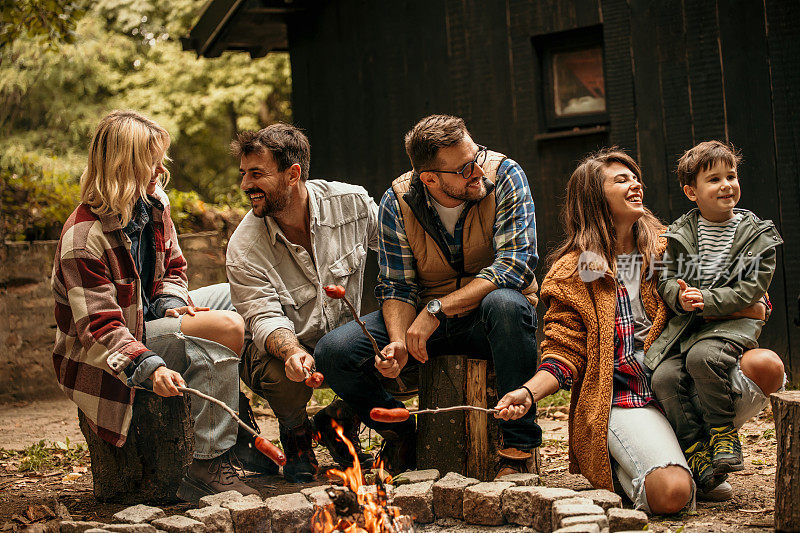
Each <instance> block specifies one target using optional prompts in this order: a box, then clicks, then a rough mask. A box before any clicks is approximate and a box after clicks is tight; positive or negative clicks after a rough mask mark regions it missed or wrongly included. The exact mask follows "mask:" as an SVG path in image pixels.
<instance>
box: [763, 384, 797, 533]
mask: <svg viewBox="0 0 800 533" xmlns="http://www.w3.org/2000/svg"><path fill="white" fill-rule="evenodd" d="M770 400H771V401H772V414H773V417H774V419H775V438H776V440H777V441H778V449H777V456H778V457H777V459H778V461H777V463H778V464H777V467H776V468H775V531H800V391H796V390H795V391H785V392H776V393H775V394H772V395H771V396H770Z"/></svg>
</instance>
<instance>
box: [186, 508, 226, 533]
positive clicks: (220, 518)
mask: <svg viewBox="0 0 800 533" xmlns="http://www.w3.org/2000/svg"><path fill="white" fill-rule="evenodd" d="M186 516H188V517H189V518H191V519H193V520H197V521H198V522H202V523H203V524H205V526H206V533H233V519H232V518H231V512H230V511H229V510H228V509H223V508H222V507H218V506H216V505H212V506H211V507H202V508H200V509H189V510H188V511H186Z"/></svg>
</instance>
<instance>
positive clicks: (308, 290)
mask: <svg viewBox="0 0 800 533" xmlns="http://www.w3.org/2000/svg"><path fill="white" fill-rule="evenodd" d="M316 297H317V289H316V287H315V286H314V285H313V284H311V283H306V284H305V285H300V286H299V287H293V288H291V289H286V290H283V291H280V292H278V300H280V302H281V305H283V306H285V307H293V308H295V309H300V308H301V307H303V306H304V305H305V304H307V303H308V302H310V301H311V300H313V299H314V298H316Z"/></svg>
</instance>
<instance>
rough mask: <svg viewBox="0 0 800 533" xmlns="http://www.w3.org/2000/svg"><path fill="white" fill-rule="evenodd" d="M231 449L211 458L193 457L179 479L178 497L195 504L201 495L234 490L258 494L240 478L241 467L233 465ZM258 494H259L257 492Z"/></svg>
mask: <svg viewBox="0 0 800 533" xmlns="http://www.w3.org/2000/svg"><path fill="white" fill-rule="evenodd" d="M234 462H236V458H235V455H233V454H232V453H231V450H228V451H227V452H225V453H223V454H222V455H220V456H219V457H215V458H213V459H194V460H193V461H192V464H190V465H189V470H188V471H187V472H186V475H184V476H183V479H181V484H180V486H179V487H178V494H177V495H178V498H180V499H181V500H183V501H186V502H191V503H193V504H197V503H198V502H199V501H200V498H202V497H203V496H210V495H211V494H217V493H220V492H226V491H229V490H235V491H236V492H238V493H240V494H241V495H243V496H249V495H250V494H259V492H258V491H257V490H256V489H254V488H252V487H250V486H249V485H247V484H246V483H245V482H244V481H242V479H241V478H240V471H241V468H237V466H239V465H235V464H234ZM259 496H260V494H259Z"/></svg>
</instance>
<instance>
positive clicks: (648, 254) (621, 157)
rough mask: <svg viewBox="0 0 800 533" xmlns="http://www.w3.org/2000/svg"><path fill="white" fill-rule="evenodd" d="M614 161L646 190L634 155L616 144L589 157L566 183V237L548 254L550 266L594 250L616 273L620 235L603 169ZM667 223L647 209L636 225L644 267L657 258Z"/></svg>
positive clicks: (563, 209) (637, 239) (635, 235)
mask: <svg viewBox="0 0 800 533" xmlns="http://www.w3.org/2000/svg"><path fill="white" fill-rule="evenodd" d="M612 163H620V164H622V165H625V166H626V167H628V169H630V171H631V172H633V173H634V175H635V176H636V177H637V178H638V179H639V183H641V184H642V188H643V189H644V181H643V180H642V171H641V169H640V168H639V165H637V164H636V161H634V160H633V158H632V157H631V156H629V155H628V154H626V153H625V152H623V151H622V150H620V149H619V148H617V147H616V146H613V147H611V148H604V149H602V150H600V151H597V152H594V153H591V154H589V155H588V156H586V157H585V158H584V159H583V161H581V162H580V164H578V168H576V169H575V171H574V172H573V173H572V176H570V178H569V182H567V199H566V201H565V202H564V205H563V206H562V207H561V223H562V225H563V226H564V229H565V230H566V233H567V235H566V237H565V239H564V240H563V241H562V242H561V243H560V244H559V245H558V246H557V247H556V248H555V249H554V250H553V251H552V252H550V253H549V254H548V256H547V267H548V268H550V267H551V266H553V264H554V263H555V262H556V261H558V260H559V259H560V258H561V257H563V256H565V255H566V254H568V253H570V252H575V251H577V252H586V251H588V252H593V253H595V254H597V255H599V256H600V257H602V258H604V259H605V260H606V263H607V264H608V265H609V268H611V271H612V272H614V274H615V275H616V245H617V235H616V229H615V227H614V220H613V219H612V217H611V210H610V209H609V207H608V202H607V201H606V196H605V193H604V191H603V182H604V181H605V176H604V175H603V170H604V169H605V168H606V167H607V166H608V165H610V164H612ZM664 228H665V227H664V224H663V223H662V222H661V221H660V220H659V219H658V218H657V217H656V216H655V215H654V214H653V213H652V212H651V211H650V210H649V209H647V208H645V210H644V215H642V217H641V218H640V219H639V220H637V221H636V222H635V223H634V225H633V236H634V239H635V240H636V247H637V249H638V251H639V253H640V254H641V255H642V258H643V265H642V268H643V269H644V268H648V267H649V265H650V261H651V260H652V259H653V258H655V257H656V254H657V251H656V250H657V246H658V236H659V235H660V234H661V233H663V232H664Z"/></svg>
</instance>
